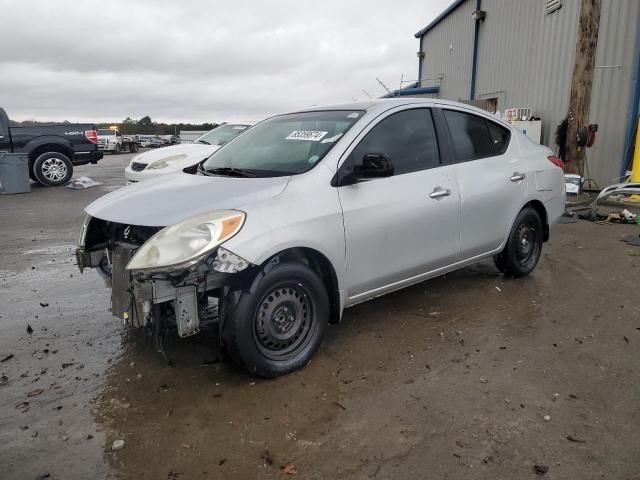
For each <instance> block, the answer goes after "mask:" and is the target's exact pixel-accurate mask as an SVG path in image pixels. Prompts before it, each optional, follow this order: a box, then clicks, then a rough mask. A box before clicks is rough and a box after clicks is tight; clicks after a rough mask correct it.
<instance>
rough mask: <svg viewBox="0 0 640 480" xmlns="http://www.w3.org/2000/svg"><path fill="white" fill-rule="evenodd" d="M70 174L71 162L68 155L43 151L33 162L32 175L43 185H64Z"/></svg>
mask: <svg viewBox="0 0 640 480" xmlns="http://www.w3.org/2000/svg"><path fill="white" fill-rule="evenodd" d="M72 175H73V164H72V163H71V160H69V157H67V156H66V155H64V154H62V153H58V152H48V153H43V154H41V155H40V156H38V157H37V158H36V161H35V162H33V176H34V177H35V179H36V180H37V181H38V182H40V183H41V184H42V185H44V186H45V187H58V186H60V185H64V184H65V183H67V182H68V181H69V180H70V179H71V176H72Z"/></svg>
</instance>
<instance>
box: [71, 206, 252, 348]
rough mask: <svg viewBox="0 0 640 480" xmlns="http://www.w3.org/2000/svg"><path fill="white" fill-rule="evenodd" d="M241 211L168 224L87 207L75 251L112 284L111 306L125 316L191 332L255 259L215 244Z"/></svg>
mask: <svg viewBox="0 0 640 480" xmlns="http://www.w3.org/2000/svg"><path fill="white" fill-rule="evenodd" d="M244 221H245V214H244V212H241V211H237V210H218V211H214V212H210V213H205V214H200V215H197V216H195V217H192V218H189V219H187V220H184V221H182V222H179V223H177V224H175V225H172V226H168V227H164V228H161V227H148V226H140V225H127V224H122V223H115V222H111V221H106V220H102V219H99V218H95V217H91V216H90V215H87V216H86V218H85V221H84V223H83V225H82V230H81V233H80V239H79V242H78V248H77V251H76V258H77V261H78V267H79V269H80V271H81V272H82V271H83V270H84V269H85V268H95V269H96V270H97V271H98V273H99V274H100V275H101V276H102V278H103V279H104V281H105V284H106V286H107V287H109V288H110V289H111V312H112V314H113V315H114V316H116V317H118V318H120V319H122V320H123V321H124V322H125V324H129V325H132V326H134V327H138V328H144V327H147V328H149V329H151V330H152V331H153V332H154V333H155V338H156V341H157V342H158V350H159V351H161V352H162V353H163V354H164V349H163V347H162V342H161V338H162V336H163V332H164V331H165V330H166V329H167V328H168V327H170V326H171V325H172V324H175V327H176V328H177V331H178V335H179V336H180V337H187V336H190V335H194V334H196V333H198V331H199V330H200V326H201V325H202V324H203V323H205V322H207V321H213V320H215V319H216V318H217V306H218V300H219V299H220V298H223V296H224V294H225V292H226V291H227V290H228V289H229V288H231V287H233V286H235V285H239V284H242V283H243V282H245V281H246V278H247V277H248V276H250V275H252V271H253V269H254V266H253V265H251V264H250V263H249V262H247V261H246V260H245V259H243V258H241V257H239V256H238V255H235V254H234V253H232V252H230V251H228V250H226V249H225V248H224V247H222V246H221V244H222V243H223V242H224V241H226V240H228V239H229V238H231V237H233V236H234V235H235V234H236V233H237V232H239V231H240V229H241V228H242V226H243V224H244Z"/></svg>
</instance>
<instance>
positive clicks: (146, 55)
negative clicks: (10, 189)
mask: <svg viewBox="0 0 640 480" xmlns="http://www.w3.org/2000/svg"><path fill="white" fill-rule="evenodd" d="M449 3H451V0H395V1H389V0H377V1H371V0H323V1H318V0H314V1H311V0H296V1H293V0H269V1H265V0H231V1H225V2H222V1H217V2H214V1H206V0H173V1H161V0H114V1H110V0H102V1H100V2H93V1H89V0H75V1H73V0H66V1H64V0H59V1H58V0H39V1H36V0H0V12H2V20H1V21H0V25H1V26H0V45H2V48H0V106H2V107H4V108H5V109H6V110H7V113H8V114H9V117H10V118H13V119H15V120H27V119H38V120H64V119H67V120H70V121H109V120H111V121H120V120H122V119H123V118H125V117H127V116H130V117H132V118H136V119H138V118H140V117H142V116H144V115H150V116H151V118H152V119H153V120H155V121H166V122H174V121H175V122H178V121H194V122H203V121H214V122H222V121H232V120H242V119H244V120H260V119H261V118H264V117H265V116H267V115H270V114H273V113H278V112H283V111H287V110H291V109H297V108H304V107H307V106H310V105H322V104H327V103H343V102H351V101H353V99H357V100H364V99H367V97H366V95H365V94H364V93H363V92H362V89H365V90H366V91H367V92H368V93H369V94H371V95H372V96H374V97H376V96H379V95H382V94H383V93H384V90H383V89H382V87H381V86H380V85H379V84H378V83H377V81H376V77H378V78H380V79H381V80H382V81H383V82H385V83H386V84H387V85H388V86H389V88H391V89H395V88H397V87H398V86H399V84H400V78H401V75H402V74H404V76H405V79H410V80H415V79H416V78H417V59H416V54H415V52H416V51H417V50H418V41H417V39H415V38H414V37H413V34H414V33H415V32H417V31H418V30H420V29H421V28H422V27H424V26H425V25H426V24H427V23H429V22H430V21H431V20H432V19H433V18H434V17H435V16H436V15H437V14H438V13H440V12H441V11H442V10H443V9H444V8H446V6H447V5H448V4H449Z"/></svg>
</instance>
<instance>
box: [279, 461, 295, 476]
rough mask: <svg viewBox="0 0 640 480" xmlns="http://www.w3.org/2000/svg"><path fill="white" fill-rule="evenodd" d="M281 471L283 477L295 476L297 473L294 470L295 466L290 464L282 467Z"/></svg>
mask: <svg viewBox="0 0 640 480" xmlns="http://www.w3.org/2000/svg"><path fill="white" fill-rule="evenodd" d="M281 468H282V471H283V472H284V474H285V475H295V474H297V473H298V471H297V470H296V467H295V465H292V464H290V463H287V464H286V465H284V466H282V467H281Z"/></svg>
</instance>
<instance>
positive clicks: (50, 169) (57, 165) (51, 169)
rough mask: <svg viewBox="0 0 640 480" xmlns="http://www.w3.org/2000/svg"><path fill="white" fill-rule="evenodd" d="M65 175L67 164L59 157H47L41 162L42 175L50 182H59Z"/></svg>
mask: <svg viewBox="0 0 640 480" xmlns="http://www.w3.org/2000/svg"><path fill="white" fill-rule="evenodd" d="M66 175H67V165H66V163H64V161H63V160H62V159H60V158H57V157H53V158H47V159H46V160H45V161H44V162H42V176H43V177H44V178H46V179H47V180H50V181H52V182H59V181H60V180H62V179H63V178H64V177H65V176H66Z"/></svg>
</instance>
